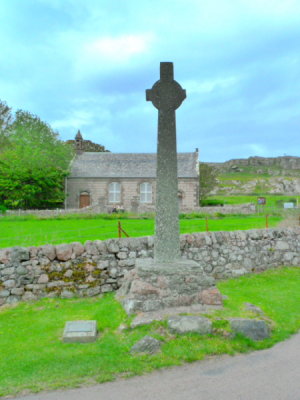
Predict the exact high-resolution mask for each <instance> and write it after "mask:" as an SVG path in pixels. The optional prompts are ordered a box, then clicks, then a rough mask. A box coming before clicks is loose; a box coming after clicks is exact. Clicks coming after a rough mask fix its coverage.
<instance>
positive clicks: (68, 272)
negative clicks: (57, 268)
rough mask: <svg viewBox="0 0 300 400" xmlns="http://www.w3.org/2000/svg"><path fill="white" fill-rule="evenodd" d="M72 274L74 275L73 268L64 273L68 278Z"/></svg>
mask: <svg viewBox="0 0 300 400" xmlns="http://www.w3.org/2000/svg"><path fill="white" fill-rule="evenodd" d="M72 275H73V271H72V270H71V269H67V271H66V272H65V273H64V276H65V277H66V278H71V276H72Z"/></svg>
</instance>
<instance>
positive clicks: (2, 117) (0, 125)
mask: <svg viewBox="0 0 300 400" xmlns="http://www.w3.org/2000/svg"><path fill="white" fill-rule="evenodd" d="M12 121H13V116H12V114H11V109H10V108H9V107H8V105H7V104H6V103H5V102H4V101H2V100H0V152H2V151H3V150H4V148H5V147H7V146H8V144H9V141H8V139H7V135H6V131H7V129H8V127H9V126H10V125H11V124H12Z"/></svg>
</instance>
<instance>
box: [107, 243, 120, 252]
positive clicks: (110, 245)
mask: <svg viewBox="0 0 300 400" xmlns="http://www.w3.org/2000/svg"><path fill="white" fill-rule="evenodd" d="M107 249H108V251H109V252H110V253H118V252H119V250H120V248H119V246H118V244H117V243H116V242H115V241H114V240H109V241H108V243H107Z"/></svg>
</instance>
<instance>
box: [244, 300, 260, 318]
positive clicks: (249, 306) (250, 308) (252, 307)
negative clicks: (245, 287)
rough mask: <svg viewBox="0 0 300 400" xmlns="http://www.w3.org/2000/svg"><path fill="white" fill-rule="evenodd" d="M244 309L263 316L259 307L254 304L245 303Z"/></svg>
mask: <svg viewBox="0 0 300 400" xmlns="http://www.w3.org/2000/svg"><path fill="white" fill-rule="evenodd" d="M245 309H246V310H248V311H252V312H254V313H255V314H259V315H262V314H264V312H263V310H262V309H261V308H260V307H257V306H255V305H254V304H251V303H245Z"/></svg>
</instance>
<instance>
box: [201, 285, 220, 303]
mask: <svg viewBox="0 0 300 400" xmlns="http://www.w3.org/2000/svg"><path fill="white" fill-rule="evenodd" d="M201 300H202V302H203V304H207V305H214V306H216V305H222V304H223V298H222V295H221V293H220V291H219V289H217V288H210V289H205V290H203V291H202V293H201Z"/></svg>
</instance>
